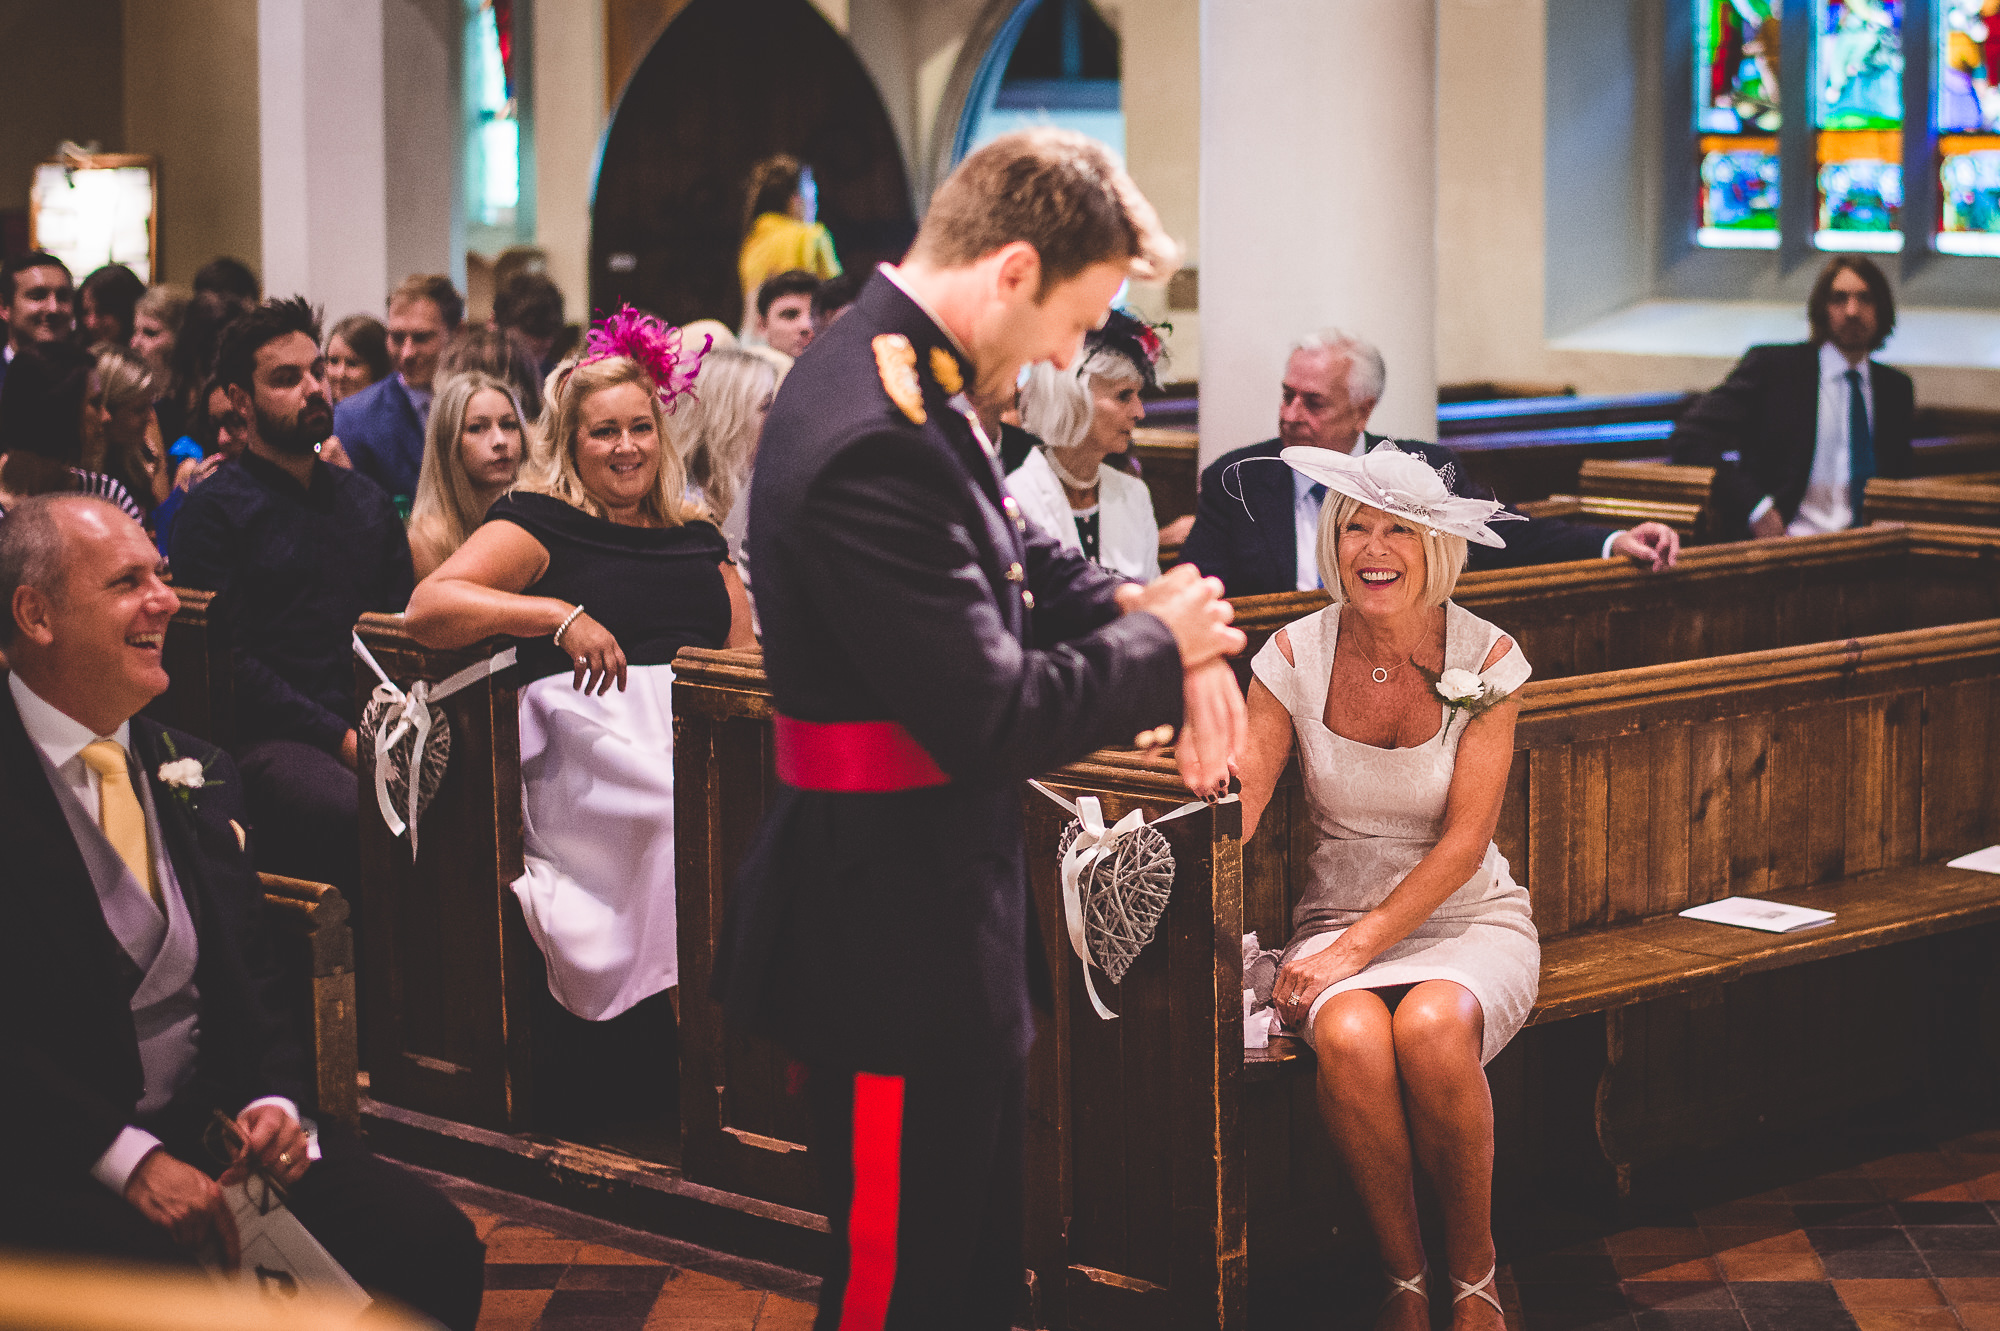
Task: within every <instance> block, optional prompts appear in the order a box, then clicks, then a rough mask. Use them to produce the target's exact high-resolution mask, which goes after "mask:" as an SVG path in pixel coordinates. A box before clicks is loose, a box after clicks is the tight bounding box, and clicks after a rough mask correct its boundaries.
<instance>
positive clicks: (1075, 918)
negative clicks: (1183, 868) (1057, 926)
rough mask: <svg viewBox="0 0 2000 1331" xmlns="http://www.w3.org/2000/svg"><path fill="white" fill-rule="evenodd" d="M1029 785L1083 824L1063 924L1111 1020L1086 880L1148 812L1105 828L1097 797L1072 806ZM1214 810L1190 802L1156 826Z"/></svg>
mask: <svg viewBox="0 0 2000 1331" xmlns="http://www.w3.org/2000/svg"><path fill="white" fill-rule="evenodd" d="M1028 784H1029V785H1031V786H1033V787H1034V788H1035V789H1036V790H1039V791H1041V792H1042V793H1043V794H1044V795H1047V796H1048V797H1049V798H1050V799H1052V800H1054V801H1055V802H1056V803H1057V804H1060V805H1062V806H1063V808H1065V809H1067V810H1069V811H1070V813H1071V814H1072V815H1073V816H1074V817H1075V818H1076V820H1077V822H1078V823H1079V824H1081V829H1080V830H1079V831H1078V832H1077V834H1076V839H1075V840H1074V841H1072V842H1070V844H1069V849H1068V850H1066V851H1064V852H1063V862H1062V890H1063V922H1064V923H1065V924H1066V925H1067V926H1068V928H1069V945H1070V947H1071V948H1072V949H1073V950H1074V951H1075V952H1076V955H1077V959H1078V960H1079V961H1081V962H1082V963H1083V992H1084V993H1086V994H1088V995H1090V1005H1091V1006H1092V1007H1093V1008H1096V1009H1097V1015H1098V1016H1100V1017H1102V1018H1103V1019H1104V1020H1106V1021H1110V1020H1111V1019H1112V1018H1114V1017H1116V1016H1117V1015H1118V1014H1117V1013H1116V1012H1113V1011H1112V1010H1111V1009H1110V1008H1108V1007H1106V1006H1104V1000H1103V999H1101V998H1099V997H1098V996H1097V986H1096V985H1095V984H1093V983H1091V979H1090V945H1089V943H1088V942H1087V941H1086V940H1085V938H1084V928H1083V925H1084V920H1083V879H1084V875H1086V874H1088V873H1089V872H1090V871H1091V869H1092V868H1093V867H1094V866H1096V865H1097V864H1098V862H1099V861H1102V860H1108V859H1110V858H1111V857H1112V856H1114V855H1116V854H1117V853H1118V843H1119V841H1120V840H1122V839H1123V838H1125V837H1127V836H1130V835H1131V834H1132V833H1134V832H1136V831H1138V830H1139V829H1140V828H1142V827H1144V826H1146V811H1145V810H1144V809H1134V810H1132V812H1130V813H1128V814H1126V815H1125V816H1124V817H1123V818H1120V819H1119V820H1118V821H1117V822H1116V823H1114V824H1112V825H1111V826H1110V827H1106V826H1105V825H1104V806H1103V805H1102V804H1100V803H1099V802H1098V799H1097V796H1095V795H1079V796H1078V797H1077V800H1076V803H1074V804H1072V803H1070V802H1069V801H1068V800H1066V799H1064V798H1063V797H1062V796H1060V795H1058V794H1056V793H1055V792H1054V791H1053V790H1050V789H1049V788H1048V787H1047V786H1045V785H1043V784H1042V783H1041V782H1039V781H1030V782H1028ZM1235 798H1236V796H1234V795H1225V796H1223V797H1222V798H1221V799H1219V800H1217V801H1216V803H1217V804H1228V803H1230V802H1231V801H1232V800H1234V799H1235ZM1208 807H1210V806H1209V804H1208V802H1207V801H1206V800H1189V801H1188V802H1187V803H1186V804H1183V805H1181V806H1180V808H1178V809H1175V810H1174V811H1173V812H1171V813H1163V814H1161V815H1160V816H1159V817H1158V818H1156V819H1154V820H1153V824H1152V825H1153V826H1154V827H1158V826H1159V825H1160V824H1161V823H1170V822H1172V821H1173V820H1174V819H1176V818H1180V817H1183V816H1185V815H1187V814H1190V813H1195V812H1198V811H1199V810H1202V809H1206V808H1208Z"/></svg>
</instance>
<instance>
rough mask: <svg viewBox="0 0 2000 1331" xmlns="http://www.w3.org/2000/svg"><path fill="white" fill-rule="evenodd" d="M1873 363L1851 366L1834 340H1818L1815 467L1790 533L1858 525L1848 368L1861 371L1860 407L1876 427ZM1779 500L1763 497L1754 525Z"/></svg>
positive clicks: (1752, 513) (1752, 512)
mask: <svg viewBox="0 0 2000 1331" xmlns="http://www.w3.org/2000/svg"><path fill="white" fill-rule="evenodd" d="M1873 369H1874V362H1873V361H1869V360H1864V361H1862V362H1861V364H1859V365H1849V364H1848V363H1847V357H1845V356H1843V355H1841V354H1840V349H1839V348H1838V347H1836V346H1834V345H1833V343H1831V342H1822V343H1820V344H1819V419H1818V422H1817V428H1816V429H1815V430H1814V431H1813V460H1812V470H1811V471H1809V472H1807V473H1806V493H1805V497H1804V498H1803V499H1801V500H1799V511H1798V513H1797V514H1796V515H1795V516H1794V517H1793V518H1792V521H1791V524H1790V525H1789V526H1787V527H1786V528H1785V534H1786V535H1787V536H1813V535H1817V534H1818V533H1820V532H1829V531H1846V530H1847V529H1848V528H1849V527H1851V526H1853V525H1854V519H1855V517H1856V516H1857V515H1856V513H1855V509H1856V504H1855V502H1854V498H1855V496H1854V476H1853V471H1854V458H1853V451H1852V444H1851V441H1850V440H1849V439H1848V437H1847V436H1848V430H1847V421H1848V395H1849V392H1850V389H1849V388H1848V383H1847V372H1848V371H1849V370H1859V371H1861V405H1862V407H1863V408H1864V409H1865V410H1866V411H1867V412H1868V427H1869V431H1870V433H1871V434H1872V433H1873V431H1874V428H1875V376H1874V373H1873ZM1776 502H1777V501H1776V500H1774V499H1772V498H1771V496H1769V495H1765V496H1764V500H1763V502H1762V503H1760V504H1758V505H1757V507H1755V508H1753V509H1751V510H1750V521H1751V522H1752V523H1755V522H1756V521H1757V520H1758V519H1759V518H1761V517H1763V516H1764V515H1765V514H1766V513H1768V512H1770V511H1771V508H1772V506H1773V505H1774V504H1775V503H1776Z"/></svg>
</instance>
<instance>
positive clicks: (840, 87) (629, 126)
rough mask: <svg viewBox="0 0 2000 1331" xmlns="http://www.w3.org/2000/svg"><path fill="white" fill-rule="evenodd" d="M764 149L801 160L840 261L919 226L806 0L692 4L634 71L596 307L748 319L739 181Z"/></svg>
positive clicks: (875, 122)
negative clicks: (813, 181)
mask: <svg viewBox="0 0 2000 1331" xmlns="http://www.w3.org/2000/svg"><path fill="white" fill-rule="evenodd" d="M774 152H788V153H792V154H794V155H795V156H797V157H799V158H800V159H801V160H803V161H806V162H810V163H811V164H812V166H813V169H814V172H815V174H816V176H817V178H818V183H819V218H820V220H821V221H822V222H825V223H826V225H827V228H828V229H829V230H830V231H832V233H833V238H834V245H835V248H836V249H837V250H838V251H839V254H840V259H841V262H842V264H843V265H845V266H846V267H848V268H857V267H858V268H863V269H865V268H867V267H869V266H872V265H873V264H875V263H877V262H880V261H883V260H894V259H896V258H899V257H900V256H901V255H902V253H903V251H904V249H905V248H907V246H908V245H909V242H910V239H911V237H912V236H914V235H915V234H916V221H915V217H914V214H913V212H912V210H911V206H910V188H909V181H908V177H907V175H906V174H905V171H904V166H903V157H902V152H901V150H900V148H899V147H898V145H897V142H896V135H895V130H894V129H893V127H892V126H891V124H890V122H889V117H888V113H887V112H886V111H885V110H884V109H883V106H882V101H881V97H880V96H879V94H878V93H877V92H876V89H875V85H874V83H873V81H872V80H871V79H870V78H869V76H868V73H867V71H866V70H865V69H864V68H863V67H862V65H861V62H860V60H859V59H858V58H856V56H855V54H854V51H853V49H852V48H851V47H850V46H849V45H848V44H847V41H846V39H845V38H843V37H842V36H841V35H840V34H839V33H838V32H836V31H835V30H834V29H833V27H832V26H831V25H829V24H828V23H827V21H826V20H825V18H823V17H822V16H821V15H820V13H819V11H818V10H816V9H815V8H813V6H812V5H811V4H809V3H807V0H693V3H691V4H689V5H687V6H686V8H684V9H682V10H681V11H680V12H679V13H678V14H677V15H675V17H674V19H673V21H672V22H671V23H670V24H668V25H667V27H666V29H665V31H663V32H662V33H661V34H660V37H659V40H658V41H657V42H655V43H654V45H653V48H652V50H651V51H650V52H648V54H647V55H646V58H645V59H644V60H643V61H642V62H641V63H640V65H639V68H638V70H637V71H636V72H635V73H634V74H633V76H632V79H631V82H630V83H629V84H628V85H627V86H626V89H625V92H624V95H623V96H622V97H621V98H620V99H619V103H618V109H617V110H616V112H614V113H613V115H612V119H611V128H610V130H609V131H608V132H607V133H606V135H605V139H604V152H603V160H602V163H601V164H600V166H599V170H598V178H597V193H596V198H595V200H594V201H593V203H592V208H591V217H592V227H591V246H590V250H591V255H590V261H591V266H590V294H591V308H592V309H593V311H603V310H608V309H612V308H615V307H616V306H617V305H618V304H619V303H620V302H621V301H630V302H631V303H632V304H634V305H637V306H639V307H640V308H642V309H645V310H649V311H651V312H653V313H655V314H659V315H661V316H662V317H664V318H666V319H669V320H671V321H673V322H675V323H686V322H688V321H689V320H692V319H697V318H714V319H720V320H722V321H723V322H724V323H726V324H729V325H730V326H732V327H734V326H735V324H736V322H737V320H738V319H739V318H740V317H741V315H742V310H743V300H742V295H741V293H740V292H739V290H738V287H737V280H736V252H737V248H738V245H739V243H740V241H741V239H742V237H741V231H742V224H743V181H744V178H745V176H746V175H747V173H748V171H749V169H750V167H751V165H752V164H753V163H754V162H756V161H757V160H758V159H759V158H761V157H764V156H767V155H768V154H771V153H774Z"/></svg>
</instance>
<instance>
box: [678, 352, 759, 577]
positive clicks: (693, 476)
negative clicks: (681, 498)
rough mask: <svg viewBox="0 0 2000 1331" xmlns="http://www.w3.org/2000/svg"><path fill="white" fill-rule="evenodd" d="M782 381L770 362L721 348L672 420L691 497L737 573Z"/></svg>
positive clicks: (706, 363) (712, 355) (706, 359)
mask: <svg viewBox="0 0 2000 1331" xmlns="http://www.w3.org/2000/svg"><path fill="white" fill-rule="evenodd" d="M682 336H683V337H685V336H686V334H685V332H683V334H682ZM782 377H783V376H782V375H781V374H780V373H779V371H778V367H777V366H776V365H774V364H772V363H771V361H770V360H769V359H768V358H767V357H764V356H759V355H757V354H755V353H753V352H750V351H745V350H741V349H739V348H736V347H721V348H717V349H715V350H712V351H710V352H709V353H708V354H707V355H706V356H704V357H702V361H701V373H700V374H699V375H698V376H696V378H695V381H694V400H693V401H692V402H691V403H689V404H688V406H686V407H685V408H683V409H682V410H680V411H678V412H676V413H675V414H674V447H675V449H676V450H677V451H678V452H679V453H680V455H681V460H682V461H683V462H685V463H686V464H687V477H688V494H689V496H690V497H691V498H693V499H694V500H695V501H696V502H698V503H700V504H702V505H703V506H704V507H706V508H707V509H708V511H709V513H710V514H712V515H713V516H714V517H715V520H716V522H717V523H718V524H719V525H720V526H721V528H722V534H723V535H724V536H725V537H727V538H728V539H729V553H730V556H731V558H733V559H734V560H735V561H736V565H737V568H738V569H739V570H742V569H743V567H744V564H743V541H744V538H745V537H746V536H747V535H748V534H749V531H750V504H749V500H750V470H751V467H752V466H753V465H754V464H755V463H756V461H757V440H758V437H759V436H760V435H762V434H763V432H764V417H765V416H766V415H767V414H768V413H769V412H770V410H771V399H772V398H774V397H776V396H777V395H778V382H779V380H780V379H781V378H782ZM745 581H746V582H747V581H748V577H747V576H746V577H745Z"/></svg>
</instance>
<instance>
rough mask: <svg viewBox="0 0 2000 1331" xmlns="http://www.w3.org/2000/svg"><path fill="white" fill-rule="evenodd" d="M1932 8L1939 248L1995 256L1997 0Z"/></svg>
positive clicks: (1999, 103) (1998, 204) (1999, 163)
mask: <svg viewBox="0 0 2000 1331" xmlns="http://www.w3.org/2000/svg"><path fill="white" fill-rule="evenodd" d="M1936 3H1937V7H1938V49H1937V57H1936V58H1937V69H1938V88H1937V128H1938V186H1939V217H1938V233H1937V247H1938V249H1939V250H1941V251H1943V252H1944V253H1946V254H2000V0H1936Z"/></svg>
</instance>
